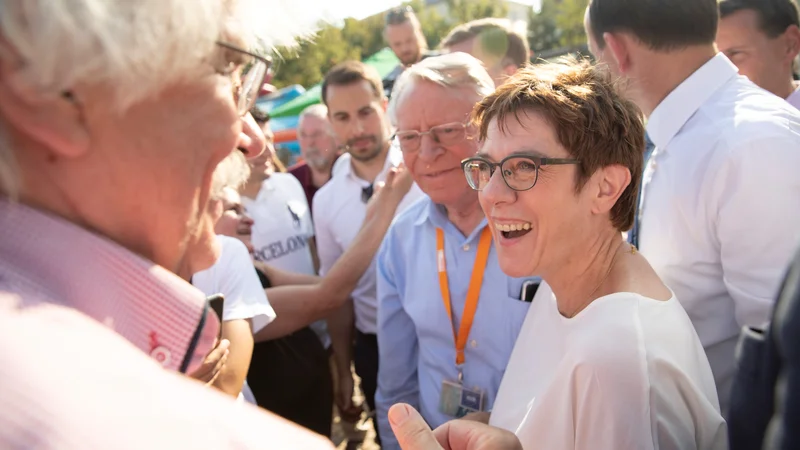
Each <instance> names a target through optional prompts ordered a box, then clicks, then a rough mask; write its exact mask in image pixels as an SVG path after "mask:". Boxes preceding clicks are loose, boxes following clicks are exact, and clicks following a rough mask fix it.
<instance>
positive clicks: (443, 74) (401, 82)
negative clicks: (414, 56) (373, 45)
mask: <svg viewBox="0 0 800 450" xmlns="http://www.w3.org/2000/svg"><path fill="white" fill-rule="evenodd" d="M418 81H429V82H431V83H436V84H438V85H439V86H443V87H445V88H448V89H462V88H467V89H471V90H472V91H473V92H474V93H475V94H476V95H477V96H478V97H480V98H483V97H486V96H487V95H489V94H491V93H492V92H494V81H493V80H492V77H491V76H489V73H488V72H487V71H486V69H485V68H484V67H483V63H481V62H480V61H479V60H478V59H475V58H473V57H472V56H470V55H468V54H466V53H461V52H456V53H448V54H446V55H441V56H434V57H430V58H425V59H424V60H422V61H420V62H418V63H417V64H414V65H413V66H411V67H410V68H408V69H406V70H405V72H403V74H402V75H400V78H399V79H398V80H397V82H396V83H395V85H394V89H393V90H392V100H391V101H390V102H389V119H390V120H391V121H392V125H394V126H397V119H398V117H397V108H398V105H399V104H400V103H402V101H403V97H404V95H403V94H404V92H405V91H407V90H408V88H409V87H410V86H412V85H413V84H414V83H415V82H418Z"/></svg>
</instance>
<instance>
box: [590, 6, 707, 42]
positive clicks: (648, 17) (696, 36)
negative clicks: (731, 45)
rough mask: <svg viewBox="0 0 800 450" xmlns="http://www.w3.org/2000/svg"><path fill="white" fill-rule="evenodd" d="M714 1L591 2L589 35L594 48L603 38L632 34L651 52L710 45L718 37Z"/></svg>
mask: <svg viewBox="0 0 800 450" xmlns="http://www.w3.org/2000/svg"><path fill="white" fill-rule="evenodd" d="M718 21H719V11H718V9H717V0H592V1H591V3H590V4H589V31H590V32H591V33H592V37H593V38H594V40H595V42H596V43H597V46H598V47H599V48H600V49H602V48H604V47H605V41H604V40H603V34H605V33H609V32H615V31H627V32H630V33H633V35H634V36H636V38H637V39H639V40H640V41H642V43H644V44H645V45H647V46H648V47H650V48H651V49H653V50H658V51H666V50H676V49H682V48H686V47H689V46H692V45H704V44H713V43H714V41H715V40H716V37H717V22H718Z"/></svg>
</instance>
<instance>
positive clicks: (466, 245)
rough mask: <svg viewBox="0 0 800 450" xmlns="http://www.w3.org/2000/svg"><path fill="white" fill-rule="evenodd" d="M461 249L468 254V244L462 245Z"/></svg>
mask: <svg viewBox="0 0 800 450" xmlns="http://www.w3.org/2000/svg"><path fill="white" fill-rule="evenodd" d="M462 248H463V249H464V251H465V252H468V251H469V244H464V247H462Z"/></svg>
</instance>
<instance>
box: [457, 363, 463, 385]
mask: <svg viewBox="0 0 800 450" xmlns="http://www.w3.org/2000/svg"><path fill="white" fill-rule="evenodd" d="M456 370H458V384H464V370H463V369H462V366H461V364H459V365H457V366H456Z"/></svg>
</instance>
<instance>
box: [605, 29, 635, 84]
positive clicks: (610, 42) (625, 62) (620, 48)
mask: <svg viewBox="0 0 800 450" xmlns="http://www.w3.org/2000/svg"><path fill="white" fill-rule="evenodd" d="M603 41H605V43H606V50H605V51H606V52H609V53H611V57H612V58H614V62H615V63H616V64H617V68H618V69H619V72H620V74H624V73H626V72H627V71H628V70H629V69H630V67H631V63H630V50H629V49H628V45H629V43H628V40H627V39H625V37H624V36H622V35H620V34H617V33H603Z"/></svg>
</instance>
